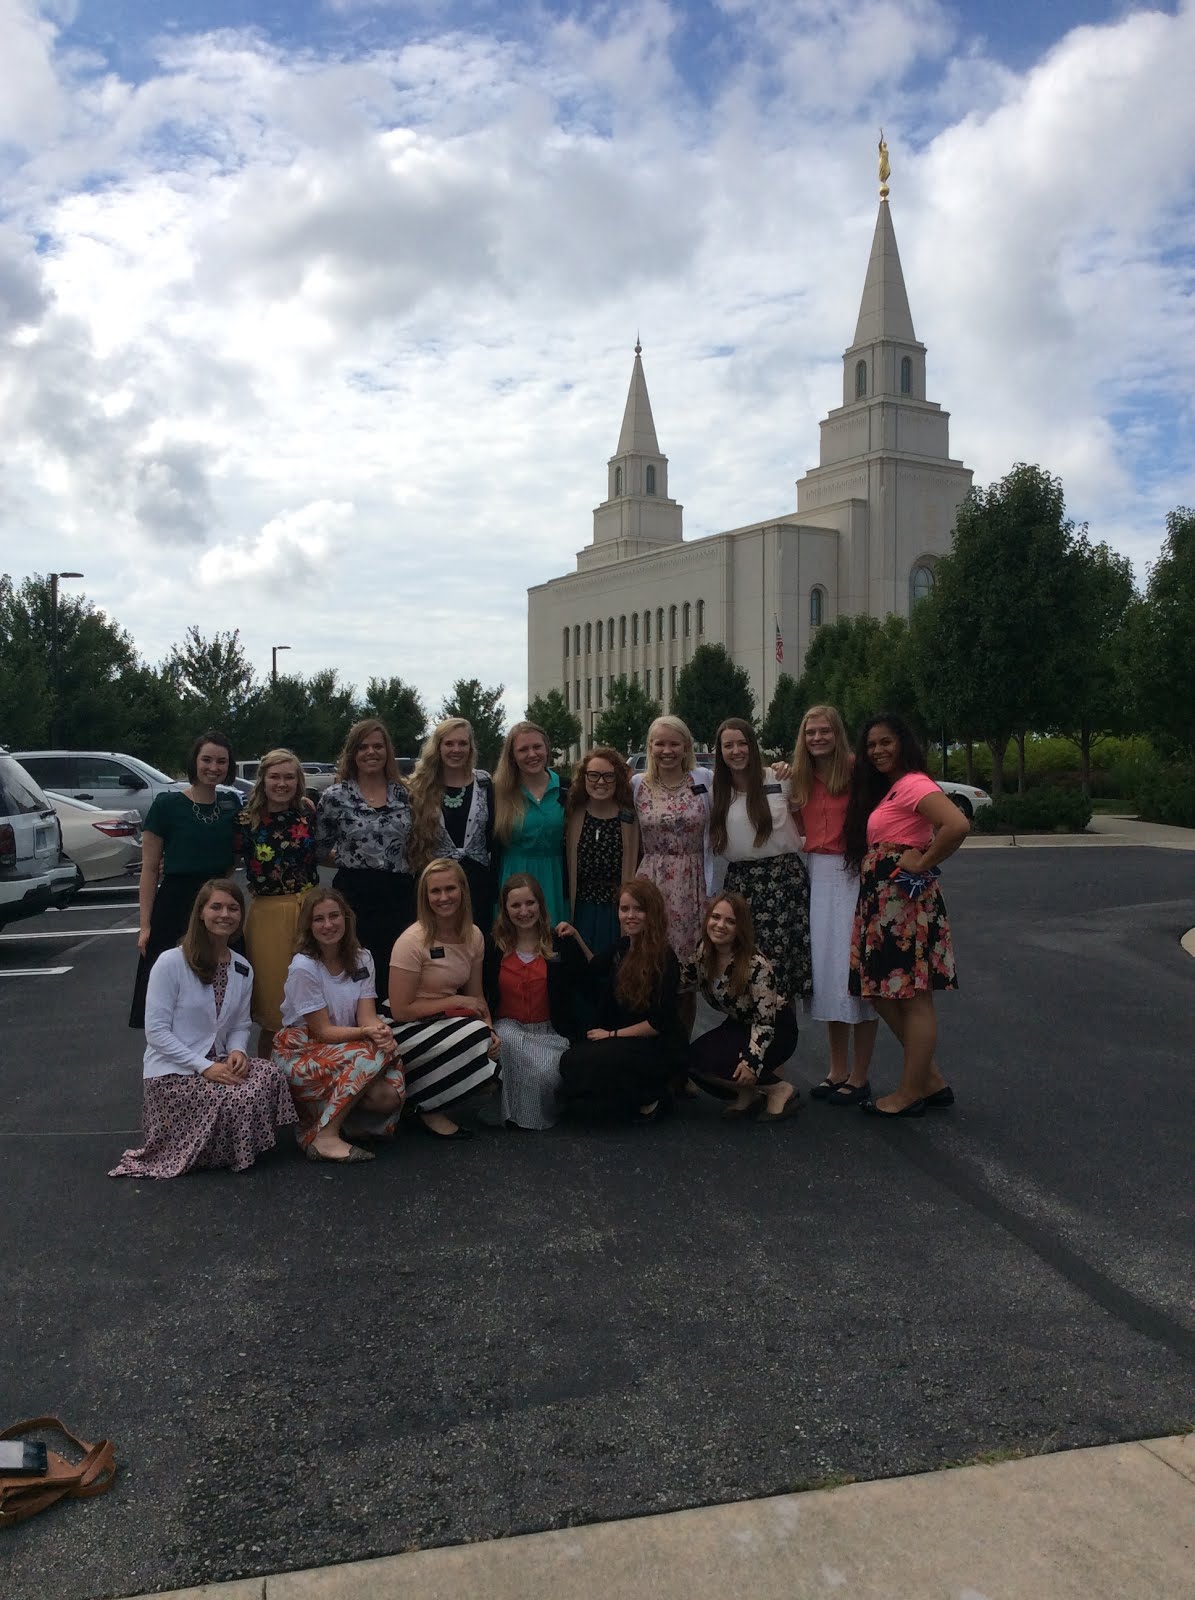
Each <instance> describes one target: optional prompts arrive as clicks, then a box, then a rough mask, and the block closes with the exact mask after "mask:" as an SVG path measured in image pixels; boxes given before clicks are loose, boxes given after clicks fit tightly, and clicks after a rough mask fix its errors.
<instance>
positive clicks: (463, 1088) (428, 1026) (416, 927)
mask: <svg viewBox="0 0 1195 1600" xmlns="http://www.w3.org/2000/svg"><path fill="white" fill-rule="evenodd" d="M416 913H417V918H418V920H417V921H415V922H413V923H412V924H411V926H410V927H409V928H408V929H407V930H406V932H405V933H402V934H400V935H399V937H398V938H397V939H396V940H395V944H394V949H393V951H392V952H391V955H390V1015H391V1017H392V1019H393V1025H394V1040H395V1043H396V1044H397V1045H398V1049H399V1054H400V1055H401V1056H402V1064H403V1071H404V1074H405V1077H406V1085H407V1104H408V1106H411V1107H413V1108H414V1110H415V1112H416V1113H417V1115H418V1120H419V1125H420V1126H421V1127H422V1128H423V1130H424V1132H425V1133H430V1134H432V1135H433V1136H434V1137H435V1138H437V1139H471V1138H472V1137H473V1135H472V1134H471V1133H470V1131H469V1130H468V1129H467V1128H462V1127H460V1126H458V1124H457V1123H456V1122H454V1121H453V1119H452V1117H450V1116H449V1115H448V1114H447V1110H448V1107H450V1106H453V1105H455V1104H457V1102H458V1101H460V1100H462V1099H464V1097H465V1096H466V1095H469V1094H472V1093H473V1092H474V1090H476V1089H479V1088H480V1087H481V1086H482V1085H483V1084H486V1083H488V1082H489V1081H490V1080H491V1079H492V1078H493V1076H494V1074H495V1072H496V1071H497V1066H496V1060H497V1055H498V1038H497V1035H496V1034H495V1033H494V1031H493V1028H492V1027H491V1025H490V1009H489V1007H488V1006H487V1005H486V1003H485V997H484V995H483V994H482V989H481V960H482V955H483V953H484V949H485V940H484V939H483V938H482V934H481V929H480V928H478V927H475V926H474V924H473V908H472V905H471V903H470V900H469V885H468V883H467V882H466V881H465V874H464V872H463V871H462V870H461V867H460V864H459V863H458V862H456V861H448V860H443V859H439V860H436V861H429V862H428V864H427V866H426V867H424V869H423V871H422V873H420V875H419V887H418V890H417V892H416Z"/></svg>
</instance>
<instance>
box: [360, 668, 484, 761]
mask: <svg viewBox="0 0 1195 1600" xmlns="http://www.w3.org/2000/svg"><path fill="white" fill-rule="evenodd" d="M498 692H499V693H501V692H502V691H501V690H499V691H498ZM455 714H456V713H454V715H455ZM361 715H362V716H365V717H380V718H381V720H382V721H383V722H384V723H385V724H386V726H387V727H388V728H389V729H390V737H391V738H392V739H393V740H394V748H395V749H396V750H397V751H398V753H399V755H400V756H417V755H418V754H419V750H420V747H421V746H422V744H423V741H424V739H425V738H426V737H427V709H426V707H425V706H424V704H423V701H422V700H421V699H420V698H419V691H418V690H417V689H414V688H412V687H411V685H410V684H409V683H404V682H403V681H402V679H401V678H370V680H369V682H368V684H366V686H365V704H364V706H363V707H362V708H361ZM346 731H347V730H346Z"/></svg>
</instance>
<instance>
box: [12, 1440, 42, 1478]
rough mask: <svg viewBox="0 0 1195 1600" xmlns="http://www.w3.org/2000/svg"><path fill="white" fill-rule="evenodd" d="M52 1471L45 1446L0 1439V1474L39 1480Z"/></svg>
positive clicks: (25, 1441) (24, 1441)
mask: <svg viewBox="0 0 1195 1600" xmlns="http://www.w3.org/2000/svg"><path fill="white" fill-rule="evenodd" d="M49 1470H50V1463H49V1461H48V1460H47V1459H46V1447H45V1445H44V1444H34V1443H31V1442H30V1441H28V1440H25V1439H0V1472H2V1473H8V1474H9V1475H10V1476H21V1477H25V1476H28V1477H30V1478H38V1477H41V1476H42V1475H43V1474H45V1473H46V1472H48V1471H49Z"/></svg>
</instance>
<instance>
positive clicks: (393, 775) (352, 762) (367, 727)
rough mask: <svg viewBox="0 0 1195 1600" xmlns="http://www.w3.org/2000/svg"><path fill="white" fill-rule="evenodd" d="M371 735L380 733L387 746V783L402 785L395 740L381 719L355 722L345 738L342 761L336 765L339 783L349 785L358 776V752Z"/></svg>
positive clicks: (363, 719)
mask: <svg viewBox="0 0 1195 1600" xmlns="http://www.w3.org/2000/svg"><path fill="white" fill-rule="evenodd" d="M371 733H380V734H381V736H382V738H383V740H384V741H385V744H386V768H385V771H386V782H387V783H399V784H401V783H402V781H403V779H402V774H401V773H400V772H399V770H398V761H397V759H396V758H395V754H394V740H393V739H392V738H391V737H390V729H389V728H388V727H387V726H386V724H385V723H384V722H383V721H382V719H381V717H363V718H362V720H361V721H360V722H354V723H353V725H352V727H351V728H350V729H349V731H348V733H347V734H346V736H345V741H344V749H343V750H342V751H341V752H340V759H339V760H338V761H337V763H336V781H337V783H347V782H348V780H349V779H350V778H352V779H354V780H355V779H356V776H357V751H358V750H359V749H360V748H361V746H362V744H363V743H364V742H365V740H366V739H367V738H368V737H369V735H370V734H371Z"/></svg>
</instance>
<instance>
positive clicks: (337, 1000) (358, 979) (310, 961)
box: [282, 950, 376, 1028]
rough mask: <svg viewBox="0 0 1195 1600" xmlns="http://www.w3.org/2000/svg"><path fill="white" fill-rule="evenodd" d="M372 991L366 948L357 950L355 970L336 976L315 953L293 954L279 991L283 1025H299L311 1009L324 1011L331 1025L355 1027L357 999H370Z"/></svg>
mask: <svg viewBox="0 0 1195 1600" xmlns="http://www.w3.org/2000/svg"><path fill="white" fill-rule="evenodd" d="M375 993H376V991H375V989H374V976H373V957H372V956H371V955H370V953H369V951H368V950H362V951H361V952H360V955H359V956H358V962H357V968H356V971H355V972H338V973H336V974H335V975H333V974H332V973H331V972H329V971H328V969H327V967H325V966H324V964H323V962H322V961H317V960H316V959H315V957H314V956H304V955H297V956H293V957H292V958H291V963H290V970H289V971H288V972H287V974H286V986H285V988H284V989H283V991H282V1026H283V1027H284V1028H299V1027H302V1026H303V1024H304V1023H305V1022H306V1021H307V1018H308V1017H309V1016H310V1015H311V1013H312V1012H313V1011H326V1012H327V1013H328V1021H329V1022H330V1023H331V1024H332V1026H333V1027H334V1028H355V1027H356V1026H357V1002H358V1001H359V1000H372V999H374V998H375Z"/></svg>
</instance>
